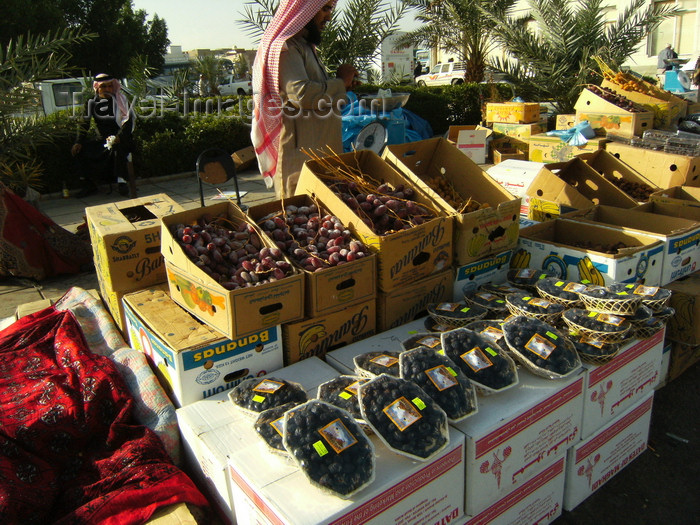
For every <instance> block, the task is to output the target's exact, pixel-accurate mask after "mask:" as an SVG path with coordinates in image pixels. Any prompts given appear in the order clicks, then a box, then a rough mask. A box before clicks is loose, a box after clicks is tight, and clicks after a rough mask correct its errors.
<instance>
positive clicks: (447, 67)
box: [416, 62, 467, 86]
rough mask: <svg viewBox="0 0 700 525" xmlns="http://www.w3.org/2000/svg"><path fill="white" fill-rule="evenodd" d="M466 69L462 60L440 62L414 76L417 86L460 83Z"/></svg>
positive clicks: (462, 80)
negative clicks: (427, 70) (422, 73)
mask: <svg viewBox="0 0 700 525" xmlns="http://www.w3.org/2000/svg"><path fill="white" fill-rule="evenodd" d="M466 72H467V71H466V69H465V67H464V64H463V63H462V62H444V63H443V62H440V63H437V64H435V65H434V66H433V69H431V70H430V71H429V72H428V73H426V74H425V75H419V76H417V77H416V84H418V85H419V86H444V85H446V84H462V83H463V82H464V74H465V73H466Z"/></svg>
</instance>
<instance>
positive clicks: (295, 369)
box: [175, 357, 338, 524]
mask: <svg viewBox="0 0 700 525" xmlns="http://www.w3.org/2000/svg"><path fill="white" fill-rule="evenodd" d="M270 375H271V376H272V377H276V378H279V379H286V380H287V381H294V382H295V383H298V384H300V385H301V386H302V388H303V389H304V390H305V391H306V394H307V396H308V397H309V398H310V399H311V398H313V397H315V396H316V394H317V391H318V387H319V385H321V384H322V383H325V382H326V381H330V380H331V379H333V378H335V377H337V376H338V372H337V371H336V370H335V369H334V368H332V367H330V366H329V365H327V364H326V363H324V362H323V361H321V360H320V359H319V358H318V357H311V358H309V359H305V360H304V361H301V362H299V363H295V364H293V365H291V366H287V367H285V368H282V369H280V370H276V371H275V372H274V373H272V374H270ZM175 413H176V415H177V421H178V425H179V427H180V434H181V436H182V448H183V456H184V458H185V465H186V466H187V472H188V473H189V474H190V475H191V476H192V477H193V478H194V480H195V481H196V482H197V486H198V487H200V488H201V489H202V490H204V491H205V492H206V493H207V495H208V496H209V497H208V500H209V501H210V502H211V503H212V505H213V506H214V507H215V508H216V509H217V511H218V515H219V517H220V518H221V519H222V520H223V521H224V523H227V524H233V523H236V518H235V511H234V508H233V501H232V499H231V487H230V482H229V476H228V461H229V458H230V457H231V455H232V453H233V452H235V450H236V447H237V446H238V443H237V442H234V441H233V440H232V439H231V436H232V435H233V434H234V433H235V431H236V429H237V428H239V427H241V426H246V427H248V426H252V418H251V417H250V416H248V415H246V414H244V413H243V412H241V411H240V410H238V409H237V408H236V407H235V406H234V405H233V403H231V400H230V399H229V397H228V391H226V392H222V393H219V394H216V395H214V396H212V397H209V398H207V399H204V400H202V401H197V402H195V403H191V404H189V405H187V406H184V407H182V408H179V409H177V411H176V412H175ZM247 445H259V447H258V449H257V451H256V453H257V454H258V455H257V460H258V461H259V464H260V467H261V468H265V467H266V466H267V465H270V464H273V463H274V460H273V454H272V453H270V452H269V450H268V449H266V448H265V447H264V445H263V442H262V440H261V439H260V437H258V436H257V435H255V436H252V437H251V442H250V443H247ZM286 470H287V471H289V470H290V467H289V466H287V467H286ZM239 523H242V522H239Z"/></svg>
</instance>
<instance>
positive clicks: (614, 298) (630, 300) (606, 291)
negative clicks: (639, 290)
mask: <svg viewBox="0 0 700 525" xmlns="http://www.w3.org/2000/svg"><path fill="white" fill-rule="evenodd" d="M579 296H580V297H581V301H582V302H583V305H584V306H585V307H586V308H587V309H589V310H594V311H596V312H603V313H612V314H619V315H633V314H634V312H635V311H636V310H637V308H638V307H639V305H640V304H642V297H641V296H640V295H636V294H634V293H629V292H628V291H627V290H622V291H619V292H615V291H613V290H611V289H610V288H605V287H603V286H600V287H595V288H589V289H588V290H585V291H583V292H581V293H580V294H579Z"/></svg>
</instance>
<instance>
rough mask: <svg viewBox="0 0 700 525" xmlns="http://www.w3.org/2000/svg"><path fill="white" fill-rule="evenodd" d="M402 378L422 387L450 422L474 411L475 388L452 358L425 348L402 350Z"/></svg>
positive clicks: (459, 419) (400, 362) (400, 363)
mask: <svg viewBox="0 0 700 525" xmlns="http://www.w3.org/2000/svg"><path fill="white" fill-rule="evenodd" d="M399 369H400V372H401V378H402V379H406V380H408V381H413V382H414V383H415V384H417V385H418V386H419V387H421V388H422V389H423V390H424V391H425V393H426V394H428V395H429V396H430V397H431V398H432V399H433V400H434V401H435V402H436V403H437V404H438V405H439V406H440V408H442V409H443V410H444V411H445V414H447V417H448V419H449V420H450V421H451V422H453V423H454V422H457V421H461V420H462V419H464V418H466V417H468V416H471V415H473V414H475V413H476V411H477V408H476V391H475V390H474V386H473V385H472V384H471V381H469V379H468V378H467V376H465V375H464V373H463V372H462V371H461V370H460V369H459V368H458V367H457V365H455V364H454V363H453V362H452V360H451V359H449V358H447V357H445V356H444V355H441V354H438V353H436V352H435V350H433V349H431V348H427V347H419V348H414V349H413V350H409V351H408V352H403V353H402V354H401V357H400V358H399Z"/></svg>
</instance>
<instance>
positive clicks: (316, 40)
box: [305, 20, 321, 46]
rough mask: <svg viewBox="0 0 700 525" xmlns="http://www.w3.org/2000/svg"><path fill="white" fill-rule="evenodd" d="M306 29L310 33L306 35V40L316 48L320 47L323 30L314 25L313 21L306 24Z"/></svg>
mask: <svg viewBox="0 0 700 525" xmlns="http://www.w3.org/2000/svg"><path fill="white" fill-rule="evenodd" d="M305 27H306V30H307V31H308V32H309V34H308V35H306V40H308V41H309V42H311V43H312V44H313V45H315V46H317V45H319V44H320V43H321V30H320V29H319V28H318V26H317V25H316V24H314V21H313V20H309V23H308V24H306V26H305Z"/></svg>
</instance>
